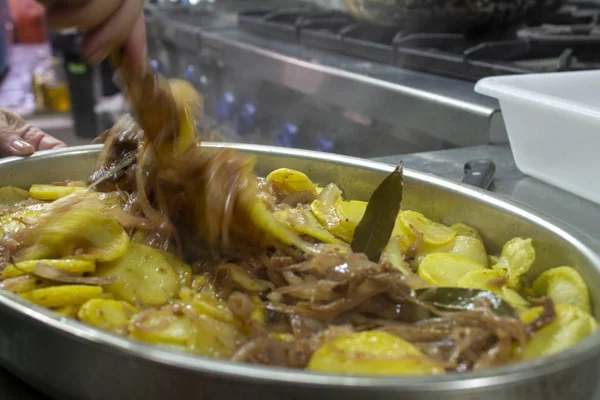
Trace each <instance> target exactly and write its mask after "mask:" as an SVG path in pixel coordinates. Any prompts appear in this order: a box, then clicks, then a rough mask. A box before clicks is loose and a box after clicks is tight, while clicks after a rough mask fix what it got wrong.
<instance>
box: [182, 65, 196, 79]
mask: <svg viewBox="0 0 600 400" xmlns="http://www.w3.org/2000/svg"><path fill="white" fill-rule="evenodd" d="M184 77H185V79H187V80H188V81H190V82H193V81H194V78H195V77H196V68H195V67H194V66H193V65H188V67H187V68H186V70H185V76H184Z"/></svg>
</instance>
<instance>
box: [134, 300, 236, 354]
mask: <svg viewBox="0 0 600 400" xmlns="http://www.w3.org/2000/svg"><path fill="white" fill-rule="evenodd" d="M129 330H130V332H131V333H130V336H131V337H132V338H134V339H138V340H142V341H145V342H150V343H153V344H158V345H165V346H169V347H173V346H176V347H179V348H182V349H186V350H187V351H190V352H193V353H196V354H200V355H203V356H209V357H213V358H228V357H229V356H230V355H231V353H232V352H233V350H234V349H235V346H236V341H237V338H238V335H239V334H238V332H237V330H236V329H235V328H234V326H233V325H231V324H227V323H223V322H220V321H217V320H215V319H213V318H211V317H209V316H207V315H202V314H199V315H195V316H190V315H187V314H185V315H181V314H177V315H176V314H174V313H173V312H172V311H170V310H168V309H162V310H149V311H147V312H144V313H140V314H137V315H136V316H134V317H133V318H132V320H131V322H130V325H129Z"/></svg>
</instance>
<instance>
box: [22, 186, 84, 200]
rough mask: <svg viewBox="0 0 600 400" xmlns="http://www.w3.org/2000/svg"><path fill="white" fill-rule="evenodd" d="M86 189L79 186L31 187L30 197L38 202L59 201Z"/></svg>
mask: <svg viewBox="0 0 600 400" xmlns="http://www.w3.org/2000/svg"><path fill="white" fill-rule="evenodd" d="M83 191H85V188H82V187H77V186H55V185H31V188H29V196H30V197H31V198H32V199H36V200H58V199H60V198H62V197H65V196H68V195H70V194H72V193H75V192H83Z"/></svg>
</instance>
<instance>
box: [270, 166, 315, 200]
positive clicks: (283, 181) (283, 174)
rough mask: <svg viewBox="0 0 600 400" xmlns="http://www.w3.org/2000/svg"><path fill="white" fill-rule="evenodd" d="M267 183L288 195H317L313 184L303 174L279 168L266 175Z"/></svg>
mask: <svg viewBox="0 0 600 400" xmlns="http://www.w3.org/2000/svg"><path fill="white" fill-rule="evenodd" d="M266 180H267V182H272V184H273V185H275V186H276V187H277V190H279V191H280V192H281V193H283V194H286V195H289V194H292V193H296V192H311V193H313V194H315V195H316V194H317V191H316V188H315V184H314V183H312V181H311V180H310V179H309V178H308V176H306V174H305V173H303V172H300V171H296V170H293V169H289V168H279V169H276V170H275V171H273V172H271V173H270V174H269V175H267V178H266Z"/></svg>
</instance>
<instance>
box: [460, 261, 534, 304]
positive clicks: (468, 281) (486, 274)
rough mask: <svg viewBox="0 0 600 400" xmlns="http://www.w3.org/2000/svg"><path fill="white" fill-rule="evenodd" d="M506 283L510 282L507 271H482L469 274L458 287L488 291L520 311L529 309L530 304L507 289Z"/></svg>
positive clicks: (513, 291)
mask: <svg viewBox="0 0 600 400" xmlns="http://www.w3.org/2000/svg"><path fill="white" fill-rule="evenodd" d="M504 282H508V274H507V272H506V271H503V270H494V269H480V270H476V271H471V272H467V273H466V274H465V275H463V277H462V278H460V279H459V280H458V282H457V286H458V287H461V288H467V289H479V290H487V291H489V292H492V293H494V294H496V295H497V296H498V297H500V298H501V299H502V300H504V301H506V302H507V303H509V304H510V305H512V306H513V307H516V308H518V309H525V308H527V307H529V302H528V301H527V300H525V299H524V298H523V297H522V296H521V295H520V294H519V293H518V292H517V291H516V290H513V289H511V288H509V287H506V284H505V283H504ZM501 283H504V284H501Z"/></svg>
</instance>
